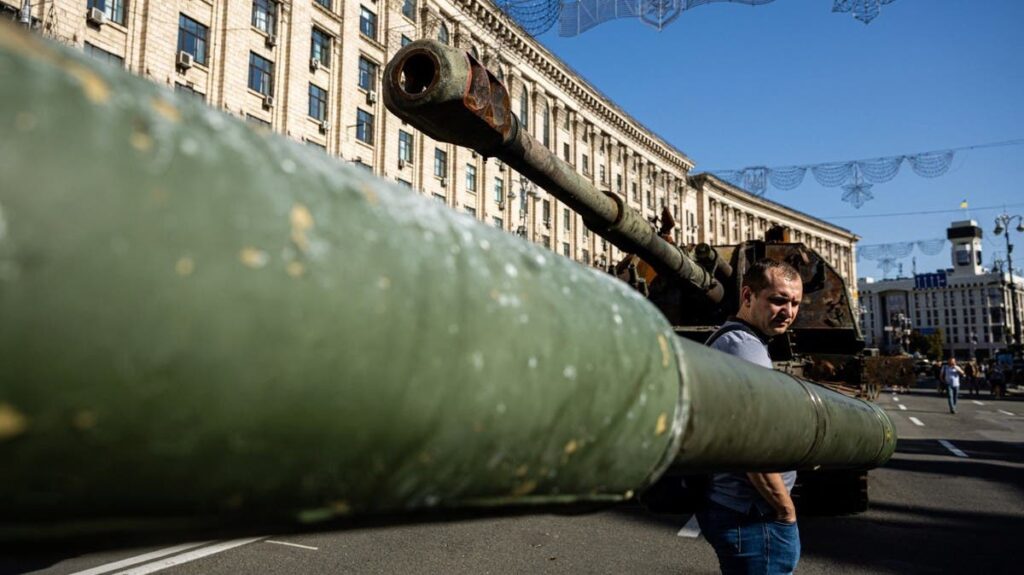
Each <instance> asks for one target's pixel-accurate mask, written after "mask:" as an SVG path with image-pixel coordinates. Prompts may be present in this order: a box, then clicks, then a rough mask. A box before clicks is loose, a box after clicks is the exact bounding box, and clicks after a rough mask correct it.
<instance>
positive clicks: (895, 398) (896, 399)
mask: <svg viewBox="0 0 1024 575" xmlns="http://www.w3.org/2000/svg"><path fill="white" fill-rule="evenodd" d="M892 400H893V401H899V400H900V398H899V397H896V396H895V395H894V396H892Z"/></svg>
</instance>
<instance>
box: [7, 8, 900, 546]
mask: <svg viewBox="0 0 1024 575" xmlns="http://www.w3.org/2000/svg"><path fill="white" fill-rule="evenodd" d="M0 118H4V120H0V142H2V143H3V144H4V153H3V154H2V155H0V182H3V185H2V186H0V318H3V321H0V461H3V462H4V470H3V473H0V509H3V514H2V515H0V543H3V542H5V541H8V542H9V541H17V540H27V539H42V538H52V537H67V536H76V535H82V534H91V535H94V534H99V533H110V532H114V533H124V532H137V531H138V530H140V529H145V530H150V531H152V530H159V529H166V528H168V526H170V527H171V528H178V529H180V528H182V526H187V527H189V528H194V527H200V526H202V527H209V526H214V527H218V526H222V525H224V524H228V525H231V524H238V523H243V524H245V525H280V524H284V525H286V526H288V527H289V528H293V529H303V528H313V527H308V526H310V525H315V524H318V523H320V522H324V521H332V520H334V521H345V520H347V519H352V518H356V519H358V518H366V517H377V516H381V515H388V516H390V517H393V518H395V519H396V520H401V519H402V518H407V517H413V516H415V515H414V514H417V513H424V512H431V511H434V512H437V511H438V510H452V509H473V510H481V511H482V512H490V513H495V512H500V510H502V509H507V508H510V507H514V508H534V509H541V508H543V509H550V508H555V507H560V506H566V505H570V504H579V503H585V504H593V503H614V502H620V501H625V500H628V499H629V498H630V497H632V495H633V494H634V493H635V492H636V491H637V490H640V489H642V488H644V487H645V486H646V485H648V484H650V483H651V482H653V481H654V480H655V479H656V478H658V477H659V476H660V475H661V474H662V472H663V471H664V470H666V469H667V468H669V467H670V466H672V465H676V466H681V467H683V468H685V469H691V470H705V469H723V470H724V469H749V470H755V469H778V468H791V467H803V466H810V467H813V466H819V465H820V466H824V467H833V466H834V467H871V466H874V465H880V464H882V463H884V462H885V461H886V460H887V459H888V457H889V456H890V455H891V453H892V451H893V448H894V444H895V435H894V434H893V430H892V424H891V422H889V420H888V419H887V418H886V417H885V414H884V413H883V412H881V410H880V409H878V408H877V407H875V406H872V405H870V404H867V403H865V402H860V401H857V400H853V399H850V398H846V397H843V396H840V395H838V394H835V393H832V392H829V391H828V390H825V389H820V388H817V387H815V386H811V385H810V384H807V383H806V382H802V381H800V380H797V379H794V378H792V377H790V376H787V375H784V374H780V373H776V372H771V371H767V370H763V369H761V368H758V367H756V366H753V365H747V364H744V362H741V361H736V360H735V358H730V357H728V356H725V355H722V354H720V353H718V352H717V351H714V350H710V349H707V348H705V347H703V346H700V345H697V344H694V343H692V342H688V341H684V340H682V339H681V338H678V337H676V336H675V334H674V332H673V329H672V327H671V326H670V325H669V324H668V322H667V321H666V320H665V318H664V316H662V314H661V313H660V312H659V311H658V310H657V309H656V308H655V307H654V306H653V305H651V304H650V303H649V302H648V301H646V300H644V299H643V298H640V297H638V296H637V294H636V293H635V292H634V291H633V290H631V289H630V288H629V287H628V286H626V285H625V284H623V283H622V282H619V281H617V280H614V279H613V278H610V277H608V276H607V275H606V274H603V273H600V272H597V271H596V270H591V269H586V268H582V267H580V266H578V265H576V264H574V263H573V262H570V261H569V260H567V259H564V258H561V257H552V256H551V254H550V252H548V251H547V250H544V249H543V248H540V247H538V246H535V245H532V244H529V243H527V242H523V241H521V240H519V239H518V238H516V237H514V236H511V235H509V234H506V233H504V232H502V231H500V230H496V229H494V228H492V227H490V226H486V225H483V224H481V223H479V222H475V221H473V220H471V219H470V218H468V217H466V216H465V215H461V214H457V213H455V212H454V211H452V210H449V209H447V208H445V207H443V206H440V205H438V204H437V203H436V202H432V201H430V200H428V199H426V198H423V197H421V196H419V195H417V194H414V193H410V192H409V191H408V190H407V189H405V188H403V187H401V186H398V185H393V184H392V185H389V184H387V183H385V182H383V181H381V180H379V179H376V178H374V177H372V176H371V175H369V174H368V173H366V172H365V171H364V170H361V169H359V168H356V167H354V166H351V165H345V164H343V163H341V162H339V161H337V160H336V159H333V158H330V157H329V156H327V155H326V154H323V153H322V152H320V151H319V150H316V149H313V148H310V147H308V146H303V145H300V144H298V143H296V142H294V141H290V140H287V139H285V138H283V137H280V136H276V135H273V134H270V133H268V132H265V131H255V130H253V129H251V127H250V126H248V125H246V124H245V123H244V122H242V121H240V120H238V119H236V118H230V117H229V116H227V115H225V114H222V113H221V112H218V111H216V110H213V109H211V108H209V107H207V106H205V105H204V104H202V103H200V102H196V101H195V100H193V99H189V98H185V97H180V96H177V95H175V94H173V93H171V92H169V91H167V90H165V89H163V88H161V87H159V86H157V85H155V84H153V83H151V82H149V81H147V80H144V79H141V78H137V77H134V76H131V75H129V74H127V73H126V72H124V71H123V70H118V69H115V68H113V67H110V66H105V65H103V64H102V63H99V62H96V61H94V60H91V59H89V58H88V57H87V56H85V55H84V54H81V53H80V52H78V51H75V50H72V49H70V48H65V47H61V46H56V45H52V44H49V43H46V42H44V41H43V40H42V39H40V38H38V37H35V36H32V35H29V34H26V33H22V32H18V31H15V30H14V29H13V28H12V27H5V26H2V25H0ZM44 156H45V157H46V158H47V159H48V160H49V161H50V162H51V167H49V168H48V169H46V170H40V169H39V165H38V162H37V161H36V160H37V159H38V158H39V157H44ZM566 342H571V345H566ZM783 413H784V415H783V416H780V414H783Z"/></svg>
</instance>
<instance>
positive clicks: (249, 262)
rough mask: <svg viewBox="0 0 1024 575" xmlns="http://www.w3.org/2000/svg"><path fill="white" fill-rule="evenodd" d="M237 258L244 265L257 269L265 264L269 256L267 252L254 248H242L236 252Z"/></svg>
mask: <svg viewBox="0 0 1024 575" xmlns="http://www.w3.org/2000/svg"><path fill="white" fill-rule="evenodd" d="M238 258H239V259H240V260H242V263H243V264H244V265H245V267H248V268H252V269H254V270H258V269H260V268H262V267H264V266H266V265H267V262H269V261H270V256H269V255H267V252H265V251H263V250H259V249H256V248H244V249H243V250H242V251H241V252H239V254H238Z"/></svg>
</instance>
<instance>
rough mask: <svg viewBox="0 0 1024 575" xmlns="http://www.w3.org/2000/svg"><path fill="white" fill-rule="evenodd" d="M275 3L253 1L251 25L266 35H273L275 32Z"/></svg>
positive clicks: (261, 0) (259, 0) (264, 0)
mask: <svg viewBox="0 0 1024 575" xmlns="http://www.w3.org/2000/svg"><path fill="white" fill-rule="evenodd" d="M276 19H277V2H275V1H274V0H253V2H252V25H253V27H255V28H256V29H257V30H262V31H263V32H265V33H266V34H274V31H275V30H277V26H276V24H277V22H276Z"/></svg>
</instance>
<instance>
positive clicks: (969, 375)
mask: <svg viewBox="0 0 1024 575" xmlns="http://www.w3.org/2000/svg"><path fill="white" fill-rule="evenodd" d="M964 379H966V380H967V385H969V386H971V396H973V397H977V396H978V395H980V392H981V386H980V385H979V383H978V368H977V366H975V365H974V361H973V360H971V361H968V362H967V363H966V364H964Z"/></svg>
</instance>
